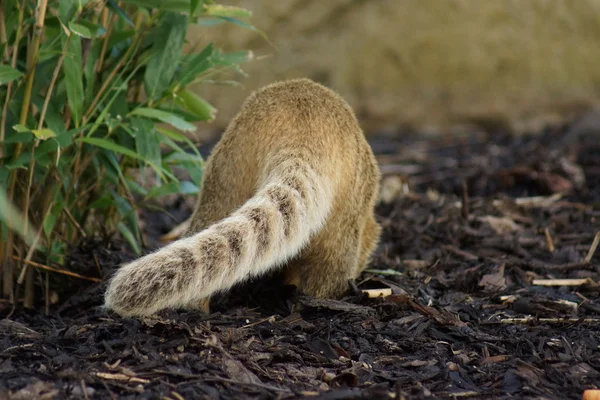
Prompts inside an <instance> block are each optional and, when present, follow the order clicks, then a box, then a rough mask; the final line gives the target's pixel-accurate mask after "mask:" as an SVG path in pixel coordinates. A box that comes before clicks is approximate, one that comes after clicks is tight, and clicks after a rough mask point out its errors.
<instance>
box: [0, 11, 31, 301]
mask: <svg viewBox="0 0 600 400" xmlns="http://www.w3.org/2000/svg"><path fill="white" fill-rule="evenodd" d="M24 10H25V0H22V1H21V4H20V5H19V15H18V17H17V32H16V35H15V44H14V46H13V49H12V52H13V53H12V61H11V66H12V67H13V68H15V67H16V66H17V56H18V53H19V43H20V42H21V36H22V35H23V19H24V13H25V11H24ZM12 85H13V82H10V83H9V84H8V87H7V90H6V99H5V102H4V107H3V109H2V120H1V121H0V141H4V137H5V136H4V135H5V132H6V131H5V130H6V116H7V114H8V103H9V100H10V95H11V90H12ZM3 154H4V144H2V146H0V156H3ZM0 163H2V161H1V160H0ZM15 179H16V177H15V176H14V174H11V182H10V185H11V187H12V188H13V189H12V191H14V182H15ZM9 199H11V200H12V196H11V197H9ZM14 242H15V237H14V233H13V232H12V231H11V230H10V229H9V230H8V232H7V233H6V242H2V239H1V238H0V248H1V249H2V253H3V254H0V256H1V258H0V260H2V294H3V295H4V296H9V298H10V300H11V302H12V301H13V300H14V277H15V270H14V263H13V262H12V260H11V256H12V255H13V254H12V252H13V245H14Z"/></svg>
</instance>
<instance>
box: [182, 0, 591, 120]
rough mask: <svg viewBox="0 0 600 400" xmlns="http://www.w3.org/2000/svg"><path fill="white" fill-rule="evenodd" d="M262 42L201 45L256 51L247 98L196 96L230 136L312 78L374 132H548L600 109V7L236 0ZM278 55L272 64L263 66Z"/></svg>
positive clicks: (240, 36)
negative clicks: (288, 87) (267, 97)
mask: <svg viewBox="0 0 600 400" xmlns="http://www.w3.org/2000/svg"><path fill="white" fill-rule="evenodd" d="M227 4H231V5H239V6H242V7H246V8H248V9H250V10H252V11H253V12H254V16H253V20H252V22H253V23H254V24H255V25H256V26H257V27H258V28H260V29H261V30H263V31H264V32H266V33H267V35H268V36H269V38H270V40H271V41H272V42H273V43H274V44H275V46H276V48H277V50H275V49H274V48H273V47H271V46H270V45H269V44H268V43H267V42H266V41H265V40H264V39H262V38H261V37H260V36H259V35H258V34H257V33H256V32H253V31H251V30H246V29H243V28H241V27H239V26H236V25H233V24H224V25H221V26H218V27H216V28H210V29H207V28H204V27H201V26H196V27H194V29H192V30H191V32H190V33H189V36H188V39H189V40H190V45H204V44H205V43H208V42H209V41H214V42H215V43H216V44H217V45H218V46H223V47H225V49H226V50H241V49H252V50H254V51H255V53H256V55H257V57H258V60H256V61H254V62H252V63H251V64H249V65H246V66H245V68H244V69H245V71H247V72H248V73H249V75H250V76H249V77H248V78H247V79H242V82H243V84H244V87H245V88H244V89H240V88H239V87H223V86H218V87H215V86H212V85H205V86H202V87H199V88H197V90H198V91H199V93H201V94H202V95H203V96H205V97H206V98H207V99H208V100H209V101H210V102H211V103H212V104H214V105H215V106H216V107H217V108H218V109H219V114H218V119H217V120H216V121H215V123H214V127H215V128H217V129H218V128H221V127H222V126H224V125H225V124H226V123H227V122H228V121H229V120H230V119H231V117H232V116H233V115H234V114H235V112H236V111H237V110H238V109H239V106H240V104H241V102H242V100H243V99H244V98H245V97H246V96H247V95H248V94H249V92H250V91H251V90H254V89H256V88H258V87H260V86H262V85H265V84H267V83H270V82H273V81H275V80H279V79H284V78H292V77H300V76H306V77H310V78H312V79H315V80H317V81H320V82H322V83H324V84H326V85H327V86H330V87H332V88H333V89H335V90H336V91H338V92H340V93H341V94H342V95H343V96H344V97H345V98H346V99H347V100H348V101H349V102H350V103H351V105H352V106H353V107H354V108H355V110H356V112H357V114H358V116H359V118H360V120H361V123H362V124H363V126H364V127H365V129H366V130H368V131H373V130H379V129H384V128H389V127H393V128H397V127H410V128H414V129H418V130H419V131H426V132H438V131H444V132H452V131H453V130H457V129H464V128H465V127H466V128H484V129H487V130H497V129H502V130H505V129H509V130H514V131H530V130H538V129H539V128H540V127H541V126H542V125H547V124H554V123H559V122H560V121H562V120H563V119H564V118H565V117H570V116H572V115H573V114H575V113H581V112H583V111H586V110H587V109H589V108H590V107H592V106H594V105H597V104H598V100H599V96H600V93H599V91H600V68H597V65H599V64H600V47H599V46H597V43H598V40H599V39H600V19H598V17H597V16H598V15H599V14H600V1H599V0H579V1H572V0H553V1H548V0H529V1H522V0H504V1H486V2H472V1H466V0H446V1H439V0H377V1H357V0H328V1H315V0H277V1H270V0H230V1H228V2H227ZM264 56H268V57H264Z"/></svg>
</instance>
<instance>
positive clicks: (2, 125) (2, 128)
mask: <svg viewBox="0 0 600 400" xmlns="http://www.w3.org/2000/svg"><path fill="white" fill-rule="evenodd" d="M24 9H25V0H23V1H22V2H21V4H20V5H19V16H18V17H17V32H16V35H15V44H14V45H13V49H12V60H11V61H10V66H11V67H13V68H16V66H17V56H18V55H19V43H20V42H21V36H23V19H24V13H25V12H24V11H23V10H24ZM6 51H8V46H7V48H6ZM12 87H13V82H9V83H8V85H7V88H6V98H5V99H4V106H3V107H2V120H1V121H0V142H4V138H5V137H6V136H5V135H6V116H7V115H8V103H9V100H10V95H11V92H12ZM3 156H4V143H2V144H1V145H0V158H1V157H3ZM0 163H2V160H0ZM0 165H1V164H0Z"/></svg>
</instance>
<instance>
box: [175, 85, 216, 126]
mask: <svg viewBox="0 0 600 400" xmlns="http://www.w3.org/2000/svg"><path fill="white" fill-rule="evenodd" d="M177 98H178V100H179V101H180V103H181V104H182V105H183V106H184V108H185V109H187V110H188V111H189V112H191V113H193V114H194V115H195V116H197V118H198V120H200V121H212V120H214V119H215V116H216V115H217V109H216V108H214V107H213V106H212V105H210V103H208V102H207V101H206V100H204V99H203V98H201V97H200V96H198V95H197V94H195V93H194V92H192V91H190V90H188V89H184V90H182V91H180V92H179V93H178V94H177Z"/></svg>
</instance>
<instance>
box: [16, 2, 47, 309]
mask: <svg viewBox="0 0 600 400" xmlns="http://www.w3.org/2000/svg"><path fill="white" fill-rule="evenodd" d="M47 8H48V1H47V0H38V3H37V6H36V10H35V13H36V15H35V25H34V28H33V40H32V42H31V50H30V51H29V52H28V54H27V77H26V81H25V92H24V94H23V102H22V104H21V114H20V116H19V123H20V124H21V125H25V124H26V123H27V116H28V115H29V107H30V103H31V92H32V90H33V80H34V77H35V66H36V63H37V58H38V52H39V50H40V44H41V41H42V35H43V32H44V22H45V20H46V10H47ZM21 150H22V143H17V146H16V147H15V154H14V155H13V157H14V158H15V159H16V158H17V157H19V155H20V154H21ZM32 157H33V151H32ZM30 173H31V171H30ZM10 180H11V182H10V189H9V194H8V198H9V201H14V198H15V187H16V181H17V171H14V172H13V173H12V174H11V176H10ZM26 217H27V215H26ZM27 220H28V218H26V219H25V221H27ZM28 228H29V226H28V222H25V232H27V230H28ZM13 240H14V239H13ZM11 241H12V240H11ZM25 288H26V292H25V298H26V300H27V302H28V303H29V302H32V301H33V298H32V296H33V275H32V274H28V275H27V281H26V284H25Z"/></svg>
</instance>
